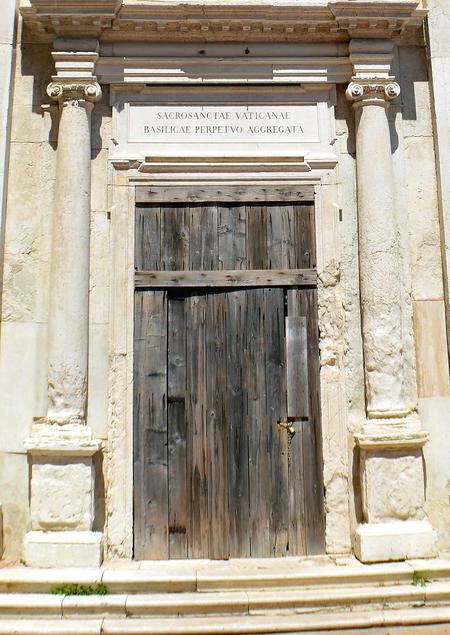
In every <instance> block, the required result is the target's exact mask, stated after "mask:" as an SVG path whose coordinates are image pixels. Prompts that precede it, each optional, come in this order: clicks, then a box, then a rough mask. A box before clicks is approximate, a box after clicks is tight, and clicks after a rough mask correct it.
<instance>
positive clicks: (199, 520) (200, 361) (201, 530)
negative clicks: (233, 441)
mask: <svg viewBox="0 0 450 635" xmlns="http://www.w3.org/2000/svg"><path fill="white" fill-rule="evenodd" d="M206 302H207V296H206V295H205V294H202V293H198V294H196V295H194V294H193V295H188V296H187V297H186V300H185V307H186V419H187V422H188V423H187V425H188V429H187V438H188V441H187V444H188V445H187V448H188V487H189V503H190V513H189V533H188V557H189V558H202V557H205V555H206V554H208V481H207V479H208V473H207V432H206V372H207V369H206V329H205V324H206Z"/></svg>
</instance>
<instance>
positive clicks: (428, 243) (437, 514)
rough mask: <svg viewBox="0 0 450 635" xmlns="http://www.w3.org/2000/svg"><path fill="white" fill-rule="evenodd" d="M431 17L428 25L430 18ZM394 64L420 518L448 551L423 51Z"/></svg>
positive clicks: (444, 390) (439, 304)
mask: <svg viewBox="0 0 450 635" xmlns="http://www.w3.org/2000/svg"><path fill="white" fill-rule="evenodd" d="M431 15H432V16H433V19H434V13H433V10H432V13H431ZM446 37H448V35H447V36H446ZM398 64H399V70H400V75H399V76H400V83H401V87H402V100H403V104H404V105H403V110H402V113H401V120H400V121H399V129H400V130H401V137H402V139H401V141H400V143H399V146H400V150H399V151H400V154H401V155H402V162H403V178H402V180H401V181H400V182H401V198H400V201H401V207H400V208H399V209H400V210H401V213H402V215H403V218H404V221H405V224H403V223H401V226H406V227H407V228H408V232H407V238H408V251H409V267H410V276H411V298H410V300H411V303H412V308H413V319H414V336H415V354H416V363H417V391H418V397H419V414H420V417H421V419H422V422H423V425H424V428H425V429H426V430H427V431H428V432H429V434H430V440H429V442H428V443H427V445H426V446H425V449H424V455H425V474H426V481H425V483H426V501H427V505H426V510H427V513H428V514H429V517H430V520H431V522H432V524H433V526H434V528H435V529H436V530H437V531H438V543H439V546H440V547H441V548H448V547H449V546H450V530H449V525H448V513H449V509H448V500H449V498H448V496H449V479H450V450H449V444H448V441H445V439H448V433H449V431H450V418H449V414H448V413H449V411H450V384H449V367H448V354H447V335H446V321H445V300H444V284H443V281H444V275H443V274H444V267H443V264H444V263H443V262H442V253H441V229H442V225H441V219H440V211H439V210H440V205H439V196H438V194H439V190H438V181H437V172H436V160H435V143H434V139H433V120H432V109H431V97H430V89H431V87H430V84H429V82H428V65H427V57H426V51H425V49H423V48H420V47H404V48H402V49H400V51H399V57H398ZM449 98H450V94H449ZM399 194H400V192H399ZM410 350H411V352H412V351H413V350H414V347H413V346H411V348H410Z"/></svg>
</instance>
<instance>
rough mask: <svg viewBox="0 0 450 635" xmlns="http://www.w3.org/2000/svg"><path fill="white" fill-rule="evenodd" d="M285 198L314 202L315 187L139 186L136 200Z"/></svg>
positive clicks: (278, 200)
mask: <svg viewBox="0 0 450 635" xmlns="http://www.w3.org/2000/svg"><path fill="white" fill-rule="evenodd" d="M285 201H291V202H298V203H313V202H314V186H313V185H304V186H301V187H286V186H284V187H283V186H266V187H255V186H249V187H245V186H243V185H242V186H231V185H228V186H227V185H224V186H222V187H206V186H205V187H191V188H190V187H187V186H183V187H179V186H178V187H177V186H172V187H170V186H169V187H163V186H161V187H155V186H147V185H138V186H137V187H136V203H185V204H189V203H203V202H217V203H220V202H225V203H259V202H266V203H269V202H273V203H280V202H285Z"/></svg>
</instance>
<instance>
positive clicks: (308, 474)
mask: <svg viewBox="0 0 450 635" xmlns="http://www.w3.org/2000/svg"><path fill="white" fill-rule="evenodd" d="M297 301H298V307H299V308H298V312H299V314H300V315H304V316H306V325H307V350H308V384H309V422H308V423H307V424H306V425H304V426H303V447H304V451H303V465H304V482H305V507H306V509H307V512H308V513H307V518H306V526H305V532H306V550H307V553H308V554H316V553H323V552H324V549H325V513H324V499H323V469H322V436H321V414H320V382H319V378H320V355H319V330H318V324H317V317H318V312H317V290H316V289H302V290H298V291H297Z"/></svg>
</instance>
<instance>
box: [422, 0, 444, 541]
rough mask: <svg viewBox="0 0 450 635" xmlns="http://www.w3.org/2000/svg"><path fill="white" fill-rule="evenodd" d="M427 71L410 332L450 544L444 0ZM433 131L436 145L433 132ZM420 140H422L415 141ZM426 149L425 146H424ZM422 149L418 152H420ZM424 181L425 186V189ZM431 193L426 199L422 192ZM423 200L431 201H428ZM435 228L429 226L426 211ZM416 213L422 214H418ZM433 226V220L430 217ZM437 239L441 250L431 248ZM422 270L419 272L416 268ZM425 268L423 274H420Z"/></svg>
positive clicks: (432, 495) (432, 31)
mask: <svg viewBox="0 0 450 635" xmlns="http://www.w3.org/2000/svg"><path fill="white" fill-rule="evenodd" d="M428 8H429V18H428V44H429V73H430V79H431V87H430V93H431V95H430V97H431V107H430V108H429V109H425V108H423V109H422V113H423V117H424V119H426V138H425V139H424V140H423V141H424V142H425V143H424V145H425V144H426V146H425V147H426V154H423V151H422V150H419V149H418V150H417V155H418V156H417V157H416V158H417V161H416V165H417V166H420V167H419V169H418V172H419V173H420V174H422V175H423V176H422V181H423V182H424V187H423V190H422V192H423V193H422V196H421V199H422V200H423V201H424V205H425V207H424V211H425V209H427V211H428V214H423V215H422V220H421V223H420V225H421V226H422V227H423V239H422V241H421V244H420V246H419V248H418V251H417V254H418V256H421V258H420V260H421V265H420V264H419V265H418V267H420V269H421V276H418V278H419V279H420V282H418V285H417V289H416V293H415V311H414V316H415V331H416V337H417V357H418V388H419V407H420V412H421V416H422V419H423V421H424V425H425V427H426V428H427V430H429V431H430V442H429V443H428V445H427V446H426V448H425V456H426V466H427V472H426V477H427V499H428V513H429V515H430V518H431V520H432V522H433V524H434V526H435V527H436V529H437V530H438V532H439V534H438V535H439V546H440V547H441V548H447V549H448V548H449V547H450V525H449V522H448V518H449V495H450V443H449V435H450V414H449V413H450V388H449V370H448V350H449V343H450V338H449V333H450V330H449V325H450V320H449V316H450V304H449V289H450V278H449V274H450V128H449V125H448V122H449V119H450V79H449V74H448V69H449V68H450V40H449V36H448V34H449V31H450V4H449V3H448V2H447V0H428ZM433 133H434V143H433V140H432V139H431V135H432V134H433ZM417 146H419V140H418V142H417ZM421 147H424V146H421ZM419 153H420V154H419ZM427 156H430V157H432V158H434V157H435V158H436V163H437V170H436V176H435V177H434V180H433V179H432V176H434V175H430V176H429V178H427V166H426V164H425V161H426V157H427ZM425 185H428V191H427V189H426V187H425ZM428 196H429V197H430V199H429V200H428V201H427V200H426V199H427V197H428ZM427 203H428V207H427ZM429 215H431V218H432V219H433V226H432V227H431V226H429V227H428V228H427V226H426V223H427V222H428V223H430V220H427V216H429ZM419 216H420V215H419ZM430 225H431V223H430ZM437 244H439V245H440V253H438V249H437V248H436V247H435V246H436V245H437ZM420 269H419V271H420ZM425 269H428V274H426V273H425Z"/></svg>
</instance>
